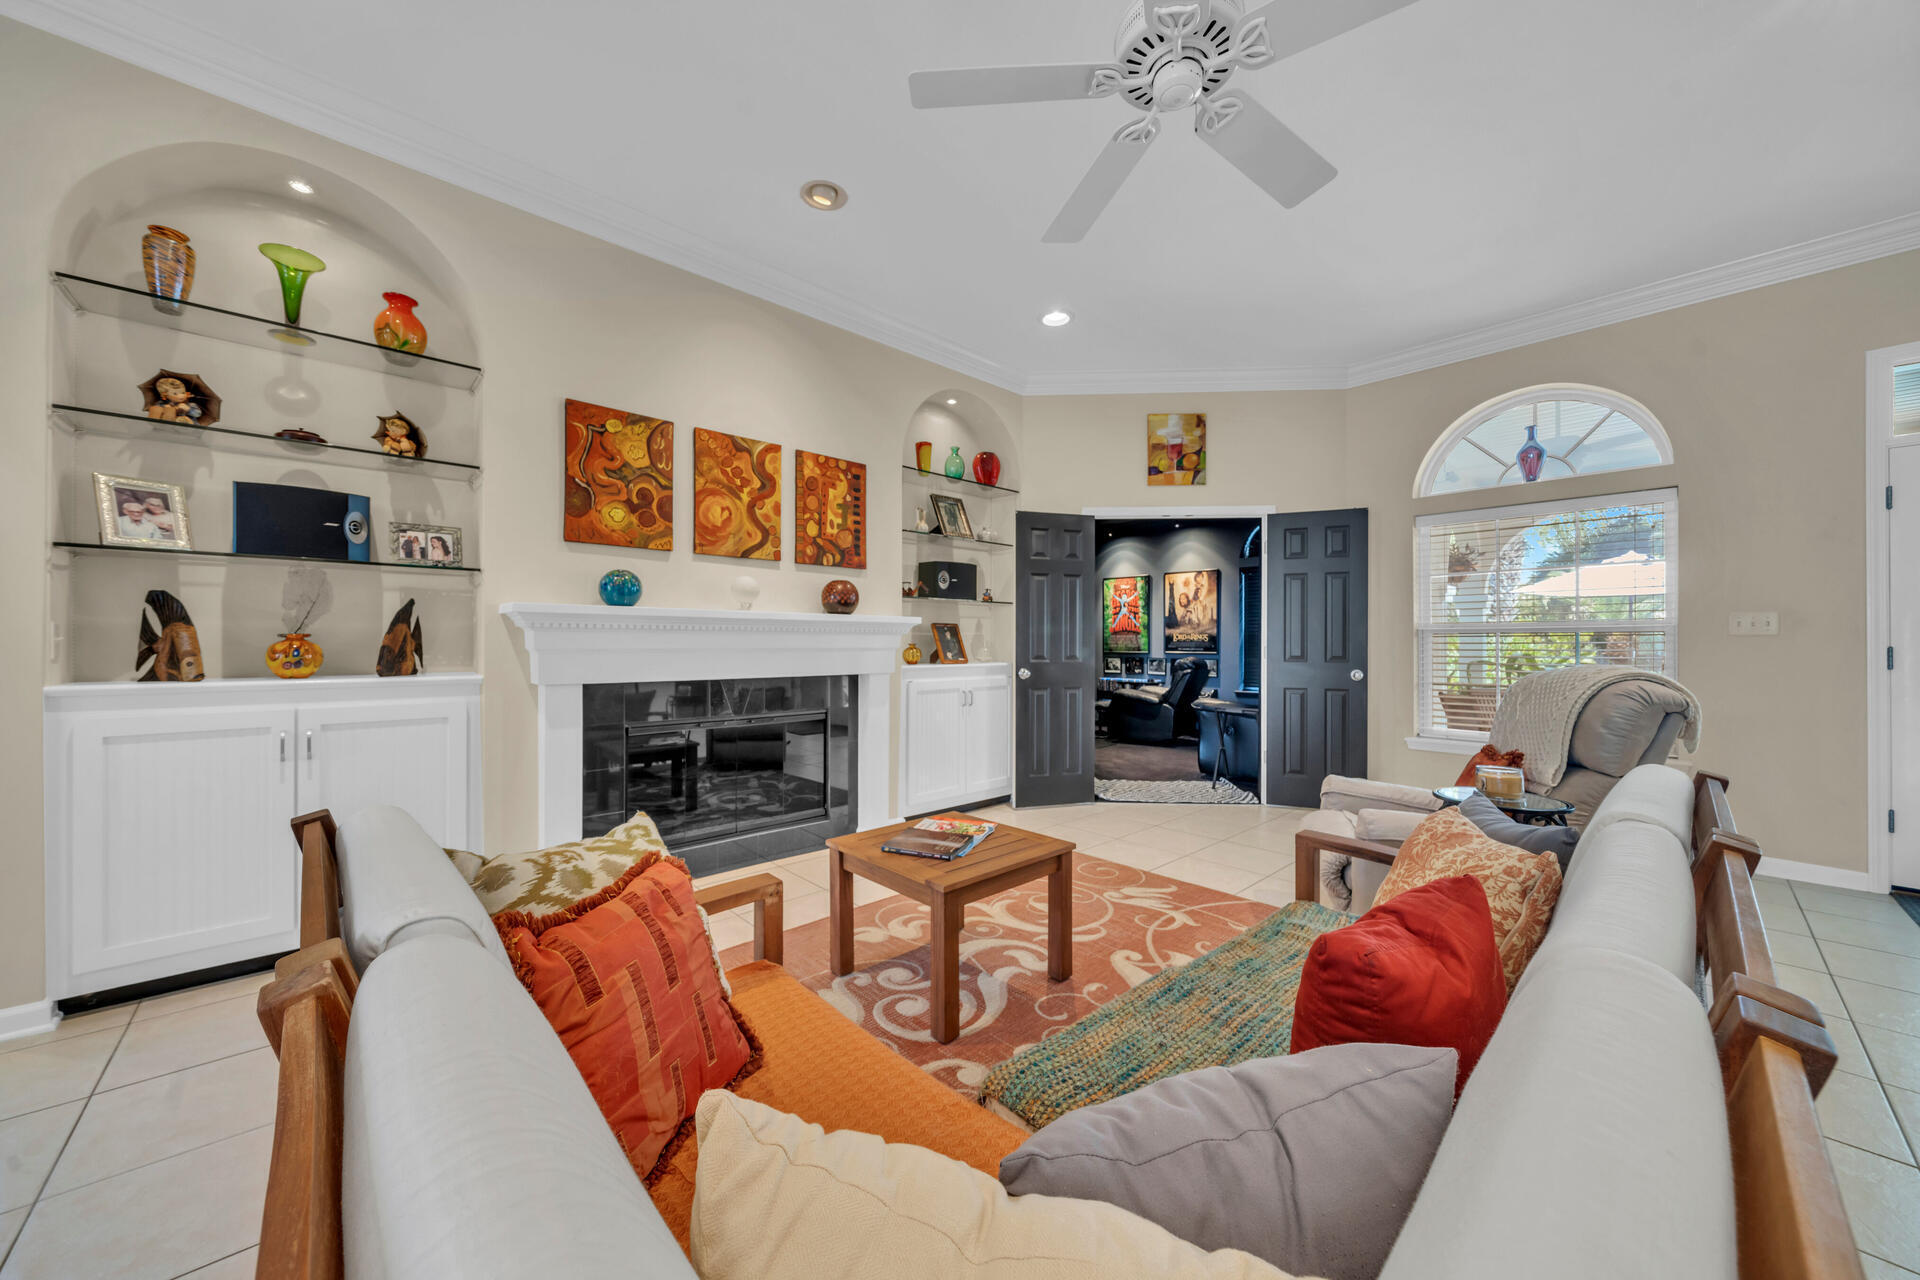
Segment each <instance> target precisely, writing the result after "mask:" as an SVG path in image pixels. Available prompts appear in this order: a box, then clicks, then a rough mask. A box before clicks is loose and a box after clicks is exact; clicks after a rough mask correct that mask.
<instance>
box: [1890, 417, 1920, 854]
mask: <svg viewBox="0 0 1920 1280" xmlns="http://www.w3.org/2000/svg"><path fill="white" fill-rule="evenodd" d="M1887 452H1888V455H1889V456H1888V461H1887V466H1888V476H1889V477H1890V480H1891V483H1892V485H1893V492H1894V495H1895V497H1894V503H1893V510H1891V511H1889V512H1888V513H1887V543H1888V546H1887V552H1888V554H1887V568H1888V584H1889V587H1888V621H1889V622H1890V623H1891V632H1890V634H1889V637H1888V643H1889V644H1891V645H1892V646H1893V653H1894V664H1893V670H1892V672H1891V673H1890V674H1889V675H1888V689H1889V701H1890V708H1889V710H1890V715H1889V719H1888V738H1887V745H1888V750H1889V756H1888V764H1889V769H1888V776H1889V781H1890V783H1891V788H1890V791H1889V795H1888V801H1887V803H1888V804H1889V806H1891V808H1892V810H1893V817H1892V825H1893V831H1892V834H1891V836H1890V837H1889V838H1888V845H1889V847H1890V848H1891V850H1892V853H1893V859H1892V868H1891V870H1892V878H1893V883H1894V884H1896V885H1899V886H1903V887H1905V888H1909V889H1920V445H1909V446H1904V447H1902V448H1897V449H1890V450H1888V451H1887Z"/></svg>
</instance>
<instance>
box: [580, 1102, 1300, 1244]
mask: <svg viewBox="0 0 1920 1280" xmlns="http://www.w3.org/2000/svg"><path fill="white" fill-rule="evenodd" d="M695 1123H696V1124H697V1126H698V1128H699V1133H700V1163H699V1165H698V1167H697V1169H696V1172H695V1174H694V1178H695V1184H694V1195H693V1228H692V1246H693V1265H694V1267H695V1269H697V1270H698V1271H699V1273H700V1276H701V1280H819V1277H823V1276H833V1277H836V1278H837V1280H862V1278H865V1277H872V1278H873V1280H900V1278H901V1277H912V1278H913V1280H944V1278H946V1277H971V1276H991V1277H996V1278H999V1277H1006V1278H1007V1280H1028V1278H1031V1280H1079V1278H1081V1277H1084V1280H1128V1278H1130V1277H1138V1278H1139V1280H1149V1277H1151V1278H1152V1280H1226V1278H1227V1277H1235V1278H1236V1280H1256V1278H1258V1280H1285V1276H1286V1273H1285V1272H1282V1271H1279V1270H1276V1269H1275V1268H1273V1267H1272V1266H1269V1265H1268V1264H1267V1263H1265V1262H1262V1261H1260V1260H1259V1259H1258V1258H1255V1257H1253V1256H1251V1255H1250V1254H1245V1253H1242V1252H1240V1251H1239V1250H1237V1249H1221V1250H1217V1251H1215V1252H1212V1253H1208V1252H1207V1251H1205V1250H1203V1249H1201V1248H1199V1247H1197V1246H1195V1245H1191V1244H1188V1243H1186V1242H1185V1241H1183V1240H1179V1239H1177V1238H1175V1237H1174V1236H1172V1235H1170V1234H1168V1233H1167V1232H1166V1231H1165V1230H1164V1229H1162V1228H1160V1227H1158V1226H1155V1225H1154V1224H1153V1223H1151V1222H1148V1221H1147V1220H1146V1219H1145V1218H1140V1217H1136V1216H1135V1215H1133V1214H1131V1213H1128V1212H1127V1211H1126V1210H1125V1209H1121V1208H1117V1207H1116V1206H1114V1205H1110V1204H1101V1203H1098V1202H1095V1201H1091V1200H1068V1199H1062V1198H1059V1197H1056V1196H1010V1195H1008V1194H1007V1192H1006V1191H1005V1189H1003V1188H1002V1187H1001V1185H1000V1184H999V1183H998V1182H997V1181H995V1180H994V1179H992V1178H990V1177H988V1176H987V1175H986V1174H984V1173H981V1172H980V1171H979V1170H977V1169H973V1168H970V1167H968V1166H967V1165H964V1164H961V1163H960V1162H959V1161H957V1160H949V1159H948V1158H947V1157H945V1156H943V1155H939V1154H938V1153H936V1152H932V1151H928V1150H927V1149H926V1148H924V1147H913V1146H904V1145H897V1144H893V1143H888V1142H883V1141H881V1140H880V1139H879V1138H877V1137H874V1136H873V1135H872V1134H867V1133H855V1132H853V1131H851V1130H842V1131H839V1132H836V1133H827V1132H826V1131H825V1130H823V1129H821V1128H820V1126H819V1125H815V1124H808V1123H807V1122H806V1121H804V1120H801V1119H799V1118H798V1117H797V1116H791V1115H788V1114H787V1113H786V1112H783V1111H775V1110H773V1109H772V1108H771V1107H765V1106H761V1105H760V1104H759V1103H757V1102H751V1101H748V1100H747V1099H744V1098H739V1097H736V1096H734V1095H733V1094H731V1093H727V1092H725V1091H724V1090H712V1091H709V1092H708V1093H706V1094H705V1095H703V1096H702V1097H701V1099H700V1108H699V1111H698V1113H697V1119H696V1121H695ZM550 1273H551V1272H550ZM551 1274H558V1273H551ZM640 1274H645V1273H644V1272H642V1273H640Z"/></svg>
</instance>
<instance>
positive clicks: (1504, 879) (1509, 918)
mask: <svg viewBox="0 0 1920 1280" xmlns="http://www.w3.org/2000/svg"><path fill="white" fill-rule="evenodd" d="M1448 876H1472V877H1473V878H1474V879H1475V880H1478V881H1479V882H1480V887H1481V888H1483V889H1485V890H1486V891H1487V906H1488V907H1489V908H1490V909H1491V910H1492V912H1493V937H1494V941H1495V942H1497V943H1498V944H1499V946H1500V968H1501V970H1502V972H1503V973H1504V974H1505V976H1506V979H1507V991H1508V993H1509V994H1511V993H1512V991H1513V984H1514V983H1516V982H1518V981H1520V975H1521V974H1522V973H1523V972H1525V971H1526V967H1527V961H1529V960H1531V959H1533V953H1534V951H1536V950H1537V949H1538V948H1539V946H1540V941H1541V939H1543V938H1545V937H1546V936H1547V924H1548V922H1549V921H1551V920H1552V919H1553V907H1554V904H1555V903H1556V902H1558V901H1559V900H1560V860H1559V859H1558V858H1556V857H1554V856H1553V855H1552V854H1550V853H1528V852H1527V851H1526V850H1525V849H1516V848H1514V847H1513V846H1512V845H1510V844H1501V843H1500V842H1499V841H1498V840H1495V839H1493V838H1491V837H1490V836H1485V835H1482V834H1481V833H1480V828H1478V827H1476V826H1474V825H1473V823H1472V822H1471V821H1469V820H1468V819H1467V817H1466V815H1465V814H1463V813H1461V812H1460V810H1458V809H1454V808H1448V809H1442V810H1440V811H1439V812H1438V813H1435V814H1431V815H1429V816H1428V817H1426V818H1423V819H1421V821H1420V825H1419V826H1417V827H1415V828H1414V829H1413V834H1412V835H1410V836H1408V837H1407V838H1406V840H1405V841H1403V842H1402V843H1401V845H1400V852H1399V854H1398V855H1396V856H1395V857H1394V860H1393V867H1392V869H1391V870H1389V871H1388V872H1387V878H1386V879H1385V880H1383V881H1381V882H1380V889H1379V892H1377V893H1375V894H1374V895H1373V905H1374V906H1376V907H1377V906H1379V905H1380V904H1381V903H1383V902H1390V901H1392V900H1393V899H1394V898H1396V897H1398V896H1400V895H1401V894H1403V893H1405V892H1406V891H1407V890H1409V889H1418V888H1419V887H1420V886H1421V885H1423V884H1431V883H1433V882H1434V881H1435V880H1445V879H1446V878H1447V877H1448Z"/></svg>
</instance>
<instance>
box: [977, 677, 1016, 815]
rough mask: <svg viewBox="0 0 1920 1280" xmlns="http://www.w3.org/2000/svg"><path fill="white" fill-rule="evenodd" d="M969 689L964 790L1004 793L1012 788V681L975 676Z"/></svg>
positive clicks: (981, 793) (991, 794)
mask: <svg viewBox="0 0 1920 1280" xmlns="http://www.w3.org/2000/svg"><path fill="white" fill-rule="evenodd" d="M968 691H969V692H970V693H971V694H972V695H973V696H972V698H971V700H970V701H969V703H968V705H967V793H968V794H969V795H970V796H974V797H985V796H999V795H1005V794H1007V793H1008V792H1009V791H1011V790H1012V789H1013V682H1012V681H1010V680H1006V679H999V678H992V679H986V680H975V681H973V682H971V683H970V684H969V685H968Z"/></svg>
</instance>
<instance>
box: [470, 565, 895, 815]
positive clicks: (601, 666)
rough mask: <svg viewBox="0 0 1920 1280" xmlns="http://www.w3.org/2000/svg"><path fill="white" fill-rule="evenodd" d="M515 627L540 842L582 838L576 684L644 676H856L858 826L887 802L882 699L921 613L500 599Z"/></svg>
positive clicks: (884, 811) (887, 718)
mask: <svg viewBox="0 0 1920 1280" xmlns="http://www.w3.org/2000/svg"><path fill="white" fill-rule="evenodd" d="M500 612H501V613H502V614H504V615H505V616H506V617H507V619H508V620H509V621H511V622H513V623H514V624H515V625H516V626H518V627H519V628H520V631H521V633H522V635H523V636H524V637H525V641H526V646H527V659H528V666H529V669H530V672H531V675H532V678H533V683H534V685H535V687H537V688H538V690H539V694H540V842H541V843H542V844H563V843H566V842H567V841H571V840H578V839H579V838H580V835H581V812H580V805H581V770H582V768H583V764H584V712H583V710H582V707H583V701H582V694H581V688H582V686H583V685H589V684H624V683H627V682H629V681H648V680H733V679H768V678H779V677H784V676H853V677H855V678H856V679H857V681H858V686H857V687H858V699H859V717H860V737H859V741H860V750H859V762H858V764H857V766H856V777H857V780H858V784H857V789H858V797H859V800H858V812H857V814H856V821H857V824H858V825H859V826H860V827H862V828H867V827H875V826H880V825H883V824H884V823H885V822H886V821H887V820H888V816H889V813H890V811H891V808H892V783H891V778H890V776H889V773H888V762H889V760H890V759H891V753H890V752H889V750H888V746H889V735H890V733H891V719H892V717H891V712H890V706H889V703H890V701H891V699H892V696H893V673H894V671H895V670H896V669H897V668H898V667H899V664H900V658H899V653H900V647H901V644H902V643H903V642H904V640H905V638H906V635H907V633H908V632H909V631H911V630H912V629H913V628H914V627H916V626H918V625H919V623H920V619H918V618H913V617H898V616H889V615H884V614H858V613H856V614H840V615H835V614H825V613H761V612H757V611H754V610H750V609H656V608H638V607H635V608H620V607H617V606H612V605H588V604H524V603H509V604H503V605H501V606H500Z"/></svg>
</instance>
